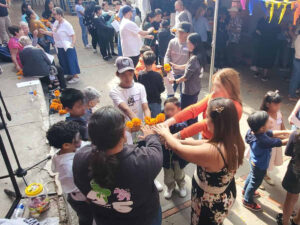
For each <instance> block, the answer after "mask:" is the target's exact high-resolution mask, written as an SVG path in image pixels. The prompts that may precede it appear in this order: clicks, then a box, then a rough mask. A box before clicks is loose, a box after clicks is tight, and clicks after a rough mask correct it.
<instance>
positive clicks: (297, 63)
mask: <svg viewBox="0 0 300 225" xmlns="http://www.w3.org/2000/svg"><path fill="white" fill-rule="evenodd" d="M299 86H300V59H294V61H293V72H292V77H291V80H290V87H289V95H290V97H291V98H296V90H297V88H299Z"/></svg>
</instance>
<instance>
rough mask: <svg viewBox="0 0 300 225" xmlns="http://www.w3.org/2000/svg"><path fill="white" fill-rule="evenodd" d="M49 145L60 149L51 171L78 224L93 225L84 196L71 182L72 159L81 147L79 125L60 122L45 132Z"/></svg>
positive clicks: (89, 209) (70, 122)
mask: <svg viewBox="0 0 300 225" xmlns="http://www.w3.org/2000/svg"><path fill="white" fill-rule="evenodd" d="M47 139H48V142H49V145H50V146H52V147H54V148H56V149H60V150H59V152H58V153H57V154H55V155H54V156H53V159H52V170H53V172H55V173H58V179H59V181H60V183H61V187H62V190H63V192H64V193H65V194H67V195H68V198H67V200H68V202H69V204H70V205H71V206H72V208H73V209H74V210H75V211H76V213H77V216H78V219H79V224H80V225H81V224H86V225H88V224H90V225H92V224H93V214H92V209H91V208H90V204H89V203H87V202H86V198H85V196H84V195H83V194H82V193H81V192H80V191H79V189H78V188H77V187H76V186H75V184H74V181H73V171H72V167H73V159H74V156H75V151H76V149H77V148H79V147H80V146H81V139H80V134H79V125H78V124H77V123H76V122H74V121H68V122H66V121H60V122H58V123H56V124H54V125H53V126H51V127H50V129H49V130H48V131H47Z"/></svg>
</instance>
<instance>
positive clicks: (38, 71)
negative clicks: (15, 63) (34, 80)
mask: <svg viewBox="0 0 300 225" xmlns="http://www.w3.org/2000/svg"><path fill="white" fill-rule="evenodd" d="M20 60H21V63H22V65H23V73H24V76H25V77H32V76H39V77H44V76H48V75H49V73H50V66H51V62H50V60H49V59H48V57H47V55H46V54H45V52H44V51H43V50H42V49H39V48H36V47H28V48H24V49H23V51H21V52H20Z"/></svg>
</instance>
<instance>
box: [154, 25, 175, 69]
mask: <svg viewBox="0 0 300 225" xmlns="http://www.w3.org/2000/svg"><path fill="white" fill-rule="evenodd" d="M157 38H158V52H159V62H160V65H164V57H165V55H166V52H167V49H168V46H169V42H170V40H171V39H173V38H174V35H172V34H171V32H170V22H169V21H168V20H163V21H162V22H161V24H160V30H159V32H158V35H157Z"/></svg>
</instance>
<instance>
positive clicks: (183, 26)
mask: <svg viewBox="0 0 300 225" xmlns="http://www.w3.org/2000/svg"><path fill="white" fill-rule="evenodd" d="M177 30H178V31H181V32H185V33H191V31H192V24H190V23H188V22H181V23H180V24H178V27H177Z"/></svg>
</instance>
